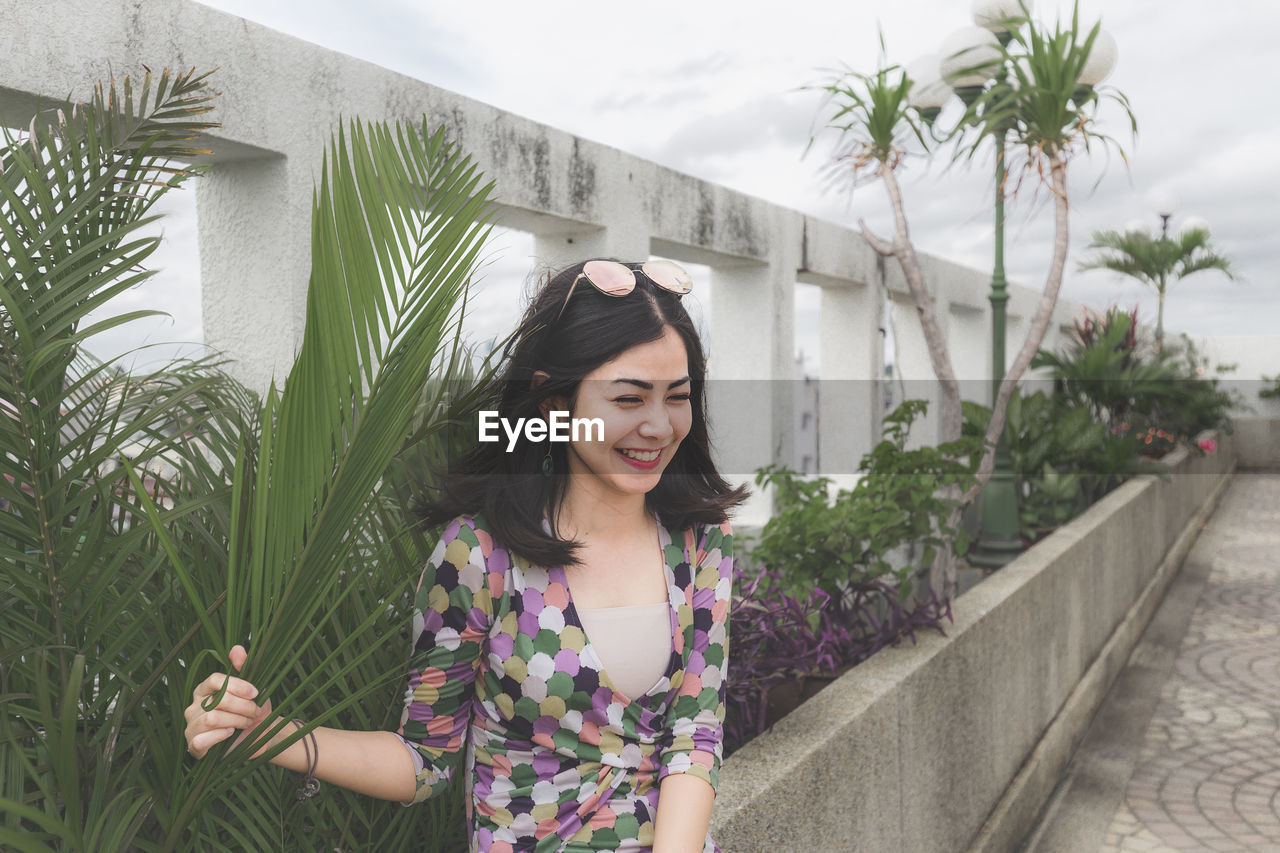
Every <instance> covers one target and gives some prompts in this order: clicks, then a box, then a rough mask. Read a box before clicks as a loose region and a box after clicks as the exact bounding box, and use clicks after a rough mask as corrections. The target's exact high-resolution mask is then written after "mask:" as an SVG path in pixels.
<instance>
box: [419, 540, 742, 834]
mask: <svg viewBox="0 0 1280 853" xmlns="http://www.w3.org/2000/svg"><path fill="white" fill-rule="evenodd" d="M658 537H659V541H660V543H661V546H662V552H663V556H664V557H665V560H664V563H665V567H666V574H667V588H668V590H669V592H670V603H671V634H672V651H671V661H670V663H669V664H668V666H667V672H666V675H665V676H664V677H663V678H662V679H661V680H660V681H658V682H657V683H656V684H654V686H653V687H652V688H650V690H649V692H648V693H646V694H645V695H643V696H640V697H636V698H631V697H627V696H624V695H623V694H622V693H620V692H619V691H618V690H617V689H616V688H615V687H614V685H613V683H612V682H611V681H610V680H609V676H608V674H607V673H606V672H605V671H604V668H603V666H602V664H601V663H600V659H599V656H598V655H597V654H596V651H595V650H594V649H593V647H592V645H591V640H590V638H589V637H587V636H586V634H585V633H584V632H583V630H582V622H581V621H580V619H579V618H578V614H577V612H576V610H575V609H574V605H573V600H572V599H571V598H570V595H569V585H568V582H567V580H566V578H565V572H564V569H563V568H562V567H555V568H551V569H545V568H540V567H536V566H531V565H529V564H528V562H527V561H525V560H522V559H521V558H520V557H518V556H516V555H513V554H510V553H509V552H508V551H507V549H506V548H505V547H503V545H502V543H501V542H499V541H497V540H495V539H494V537H493V536H492V534H490V533H489V532H488V530H487V529H486V527H485V522H484V520H483V519H482V518H480V517H476V518H474V519H472V518H465V517H464V518H460V519H458V520H455V521H454V522H452V523H451V524H450V525H449V526H448V527H447V528H446V529H445V532H444V535H443V537H441V540H440V543H439V544H438V545H437V546H436V549H435V552H434V553H433V554H432V555H431V559H430V561H429V562H428V564H427V567H426V569H425V570H424V571H423V573H422V580H421V582H420V584H419V586H418V593H417V599H416V604H415V612H414V619H413V630H414V652H413V658H412V661H411V664H410V674H409V689H408V693H407V695H406V697H405V711H404V715H403V717H402V718H401V727H400V734H401V736H402V737H404V738H405V740H406V742H408V743H410V744H412V745H413V747H414V748H415V749H416V751H417V753H418V755H419V756H420V758H421V768H420V772H419V773H418V777H417V784H418V789H417V796H416V797H415V801H418V800H424V799H426V798H428V797H430V796H432V795H433V794H436V793H439V792H441V791H443V790H444V789H445V788H447V787H448V782H449V779H450V778H451V776H452V774H453V771H454V768H455V767H456V766H457V765H458V763H459V762H460V760H461V757H462V755H463V754H464V752H465V756H466V774H467V775H466V781H467V787H468V788H470V790H471V798H470V800H469V802H468V806H467V819H468V823H469V827H470V838H471V849H472V850H473V851H488V853H515V852H516V851H534V853H551V851H566V853H581V851H589V850H591V851H595V850H628V851H637V850H648V849H649V848H650V845H651V844H652V843H653V819H654V815H655V814H656V811H657V806H658V783H660V782H661V781H662V779H664V778H666V777H667V776H668V775H670V774H672V773H691V774H693V775H695V776H698V777H700V778H702V779H704V780H706V781H707V782H708V783H710V784H711V785H712V786H713V787H714V786H715V784H716V781H717V777H718V775H719V768H720V757H721V741H722V738H723V729H722V724H723V722H724V707H725V706H724V687H725V663H726V660H725V656H726V652H727V649H728V637H727V625H728V615H729V594H730V586H731V578H732V574H733V573H732V564H733V558H732V553H733V552H732V541H733V537H732V534H731V531H730V529H729V525H728V524H727V523H726V524H723V525H720V526H719V527H713V526H706V527H704V526H702V525H699V526H698V527H697V528H696V529H694V530H687V531H685V532H684V534H683V536H682V537H681V539H682V540H683V541H682V542H680V543H679V544H676V543H675V542H673V537H672V534H671V532H670V531H668V530H667V529H666V527H664V526H663V525H662V524H659V525H658ZM468 723H470V726H469V727H468ZM468 730H469V734H470V737H469V739H468V737H467V735H468ZM464 743H465V745H466V749H465V750H464V749H463V746H464ZM703 850H704V853H713V851H715V853H718V851H719V848H718V847H716V845H715V843H714V842H713V841H712V840H711V838H710V837H708V838H707V840H706V842H705V844H704V847H703Z"/></svg>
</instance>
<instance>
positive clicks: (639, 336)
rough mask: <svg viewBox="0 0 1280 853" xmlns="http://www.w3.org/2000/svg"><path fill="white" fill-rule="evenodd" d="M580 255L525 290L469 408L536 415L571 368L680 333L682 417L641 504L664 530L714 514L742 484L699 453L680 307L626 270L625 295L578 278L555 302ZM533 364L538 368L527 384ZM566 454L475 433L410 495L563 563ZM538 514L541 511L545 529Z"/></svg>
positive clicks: (574, 372) (693, 372)
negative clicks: (687, 415) (538, 377)
mask: <svg viewBox="0 0 1280 853" xmlns="http://www.w3.org/2000/svg"><path fill="white" fill-rule="evenodd" d="M585 263H586V261H583V262H582V263H577V264H574V265H572V266H570V267H568V268H566V269H563V270H561V271H560V272H558V273H556V274H554V275H550V276H549V277H548V278H547V280H546V282H545V283H544V284H543V285H542V287H541V288H540V289H539V290H538V292H537V293H536V294H535V295H534V297H533V299H532V301H531V302H530V304H529V307H528V309H527V310H526V311H525V313H524V317H523V319H522V320H521V321H520V325H519V327H518V328H517V330H516V333H515V335H514V336H513V337H512V338H511V340H510V341H509V342H508V344H507V346H506V348H505V350H504V351H503V354H502V369H501V370H500V371H499V375H498V378H497V379H496V380H495V382H494V383H493V385H492V386H491V387H490V388H489V389H488V391H487V392H486V393H485V394H483V395H481V399H482V402H481V403H480V406H479V408H480V409H482V410H484V409H488V410H497V411H498V412H499V414H500V415H501V417H503V418H506V419H508V420H509V421H513V422H514V420H515V419H516V418H541V417H542V416H543V415H542V411H541V408H540V407H541V406H542V404H543V403H544V401H546V400H549V399H551V398H554V397H561V398H563V399H565V400H568V401H570V404H571V405H572V404H573V403H574V402H575V401H576V396H577V391H578V386H579V384H580V383H581V382H582V379H583V377H585V376H586V375H587V374H589V373H591V372H592V371H593V370H595V369H596V368H598V367H600V366H601V365H603V364H605V363H607V362H609V361H612V360H613V359H615V358H617V357H618V356H620V355H621V354H622V353H623V352H625V351H626V350H628V349H630V348H632V347H634V346H637V345H639V344H644V343H649V342H651V341H656V340H658V339H659V338H661V337H662V335H663V330H664V329H666V328H671V329H672V330H674V331H675V332H676V334H678V335H679V336H680V340H681V341H683V342H684V347H685V352H686V353H687V355H688V359H689V379H690V405H691V407H692V409H693V421H692V424H691V426H690V429H689V434H688V435H687V436H685V438H684V440H683V441H682V442H680V446H679V448H677V450H676V453H675V455H674V456H673V457H672V459H671V461H670V462H669V463H668V464H667V467H666V469H665V470H664V471H663V474H662V477H661V479H660V480H659V482H658V485H657V486H656V487H654V489H653V490H652V491H650V492H649V494H648V495H646V496H645V504H646V506H647V508H648V509H649V511H650V512H652V513H654V514H655V515H657V516H658V518H659V519H661V521H662V523H663V524H664V525H666V526H667V527H669V528H671V529H673V530H681V529H684V528H685V527H687V526H689V525H691V524H693V523H695V522H702V523H708V524H719V523H720V522H723V521H724V520H725V518H726V516H727V513H728V511H729V509H731V508H732V507H733V506H735V505H737V504H739V503H741V502H742V501H743V500H745V499H746V497H747V494H748V491H747V488H746V487H745V486H738V487H737V488H734V487H732V486H731V485H730V484H729V483H728V482H727V481H726V480H725V479H724V478H723V477H721V476H720V474H719V472H717V471H716V468H715V465H714V463H713V462H712V460H711V447H710V439H709V437H708V434H707V413H706V393H705V390H706V389H705V385H706V373H707V367H706V358H705V357H704V355H703V352H702V342H701V341H700V340H699V339H698V332H697V330H696V329H695V328H694V326H693V322H692V321H691V320H690V319H689V313H688V312H687V311H686V310H685V308H684V306H683V305H681V303H680V297H679V296H677V295H676V294H674V293H671V292H669V291H666V290H664V289H662V288H660V287H658V286H656V285H654V284H653V283H652V282H651V281H649V279H648V277H647V276H645V275H644V274H643V273H641V272H640V271H639V270H638V269H637V270H636V287H635V289H634V290H632V291H631V293H629V294H627V295H626V296H621V297H618V296H607V295H605V294H603V293H600V292H599V291H597V290H596V289H595V288H594V287H592V286H591V285H590V284H588V283H587V282H586V281H585V280H581V281H578V284H577V286H576V287H574V288H573V291H572V297H571V298H569V300H568V301H567V302H566V301H565V299H566V296H568V295H569V293H570V286H571V285H572V284H573V282H574V281H575V280H576V279H577V278H578V275H579V273H581V272H582V267H583V264H585ZM628 266H632V267H633V268H635V265H628ZM562 306H563V313H561V311H562ZM539 371H541V372H543V373H545V374H547V376H548V377H549V378H548V379H546V380H545V381H543V382H541V383H540V384H538V385H537V387H534V374H535V373H536V372H539ZM472 434H473V435H475V433H472ZM548 448H549V449H550V453H551V458H552V462H553V468H554V472H555V473H553V474H552V475H551V476H546V475H544V474H543V473H542V470H541V469H542V463H543V460H544V457H545V456H546V454H547V452H548ZM566 453H567V450H566V446H565V444H564V443H562V442H546V443H541V442H531V441H528V440H527V439H526V438H525V437H524V435H523V434H521V435H520V436H519V438H518V439H517V442H516V445H515V447H513V448H512V449H511V451H510V452H507V440H506V437H505V436H503V438H502V440H501V441H498V442H477V443H476V446H475V449H474V450H472V451H471V452H470V453H468V454H467V455H466V456H465V457H464V458H463V459H462V460H461V462H460V463H458V464H456V465H454V466H452V467H451V468H450V469H449V470H448V471H445V472H443V473H442V475H441V477H440V478H439V479H438V482H439V486H438V489H437V491H436V493H435V494H434V495H433V496H432V497H431V499H430V500H428V501H425V502H424V503H422V504H421V505H420V508H419V509H420V514H421V517H422V521H423V523H424V524H425V525H427V526H435V525H439V524H443V523H445V522H447V521H450V520H452V519H453V518H455V517H457V516H459V515H482V516H483V517H484V519H485V521H486V522H487V523H488V525H489V527H490V528H491V529H492V530H493V531H494V533H496V534H497V536H498V538H499V539H500V540H501V541H502V543H503V544H504V545H505V546H506V547H507V548H509V549H510V550H511V551H512V552H513V553H515V554H518V555H520V556H521V557H523V558H524V559H526V560H528V561H529V562H530V563H532V564H534V565H541V566H555V565H565V564H570V563H573V562H574V552H575V551H576V549H577V543H576V542H574V541H572V540H566V539H561V538H559V537H558V536H557V535H556V533H555V531H556V525H555V520H556V514H557V512H558V510H559V507H560V503H561V500H562V499H563V498H564V494H565V489H566V488H567V486H568V474H567V471H568V461H567V457H566ZM544 517H545V518H548V519H551V521H552V524H551V529H550V532H548V530H547V528H546V527H544V525H543V519H544Z"/></svg>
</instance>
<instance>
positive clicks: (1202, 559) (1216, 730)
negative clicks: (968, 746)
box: [1023, 473, 1280, 853]
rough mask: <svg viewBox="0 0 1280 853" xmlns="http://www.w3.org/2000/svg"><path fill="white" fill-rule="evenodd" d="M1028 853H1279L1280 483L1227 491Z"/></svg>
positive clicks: (1242, 478) (1240, 485)
mask: <svg viewBox="0 0 1280 853" xmlns="http://www.w3.org/2000/svg"><path fill="white" fill-rule="evenodd" d="M1023 849H1024V850H1026V851H1030V852H1031V853H1050V851H1053V853H1068V851H1069V853H1091V851H1106V853H1115V852H1116V851H1125V853H1127V852H1128V851H1137V850H1143V851H1168V850H1214V851H1218V850H1222V851H1227V850H1237V851H1280V474H1270V473H1267V474H1257V473H1243V474H1239V475H1237V476H1236V478H1235V480H1234V481H1233V482H1232V483H1231V484H1230V485H1229V486H1228V487H1227V491H1226V493H1225V494H1224V495H1223V498H1222V501H1221V503H1219V505H1218V508H1217V511H1216V512H1215V513H1214V514H1213V516H1212V517H1211V518H1210V520H1209V522H1208V523H1207V524H1206V525H1205V529H1204V531H1203V532H1202V533H1201V535H1200V537H1199V539H1198V540H1197V541H1196V543H1195V545H1194V546H1193V547H1192V549H1191V552H1190V554H1189V555H1188V557H1187V560H1186V563H1185V564H1184V566H1183V569H1182V571H1181V573H1180V574H1179V575H1178V577H1177V578H1176V579H1175V580H1174V582H1173V584H1172V585H1171V586H1170V589H1169V592H1168V594H1167V595H1166V597H1165V600H1164V601H1163V602H1162V604H1161V606H1160V608H1159V610H1158V611H1157V613H1156V614H1155V616H1154V617H1153V619H1152V621H1151V624H1150V626H1149V627H1148V628H1147V630H1146V632H1145V633H1144V634H1143V636H1142V639H1141V640H1140V641H1139V643H1138V645H1137V646H1136V647H1135V649H1134V652H1133V654H1132V656H1131V657H1130V659H1129V662H1128V664H1127V666H1126V667H1125V669H1124V671H1123V672H1122V673H1121V674H1120V676H1119V677H1118V678H1117V680H1116V684H1115V685H1114V687H1113V688H1112V690H1111V692H1110V693H1109V694H1108V696H1107V698H1106V700H1105V701H1104V703H1103V706H1102V708H1101V709H1100V710H1099V712H1098V715H1097V717H1095V719H1094V722H1093V724H1092V726H1091V728H1090V730H1089V733H1088V734H1087V735H1086V737H1085V741H1084V743H1083V744H1082V746H1081V748H1080V750H1079V751H1078V752H1077V754H1076V756H1075V757H1074V758H1073V759H1072V762H1071V765H1070V766H1069V768H1068V770H1067V773H1066V774H1065V776H1064V778H1063V781H1062V783H1061V784H1060V785H1059V786H1058V790H1057V791H1056V792H1055V795H1054V797H1053V799H1052V800H1051V801H1050V803H1049V804H1048V805H1047V806H1046V809H1045V812H1044V813H1043V814H1042V815H1041V818H1040V823H1039V825H1038V827H1037V829H1036V830H1035V831H1034V832H1033V833H1032V834H1031V835H1030V836H1028V839H1027V840H1026V841H1025V842H1024V847H1023Z"/></svg>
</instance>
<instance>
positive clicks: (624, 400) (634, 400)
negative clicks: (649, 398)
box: [613, 397, 643, 403]
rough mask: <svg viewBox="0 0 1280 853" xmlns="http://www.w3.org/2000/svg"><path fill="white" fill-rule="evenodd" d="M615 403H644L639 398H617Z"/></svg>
mask: <svg viewBox="0 0 1280 853" xmlns="http://www.w3.org/2000/svg"><path fill="white" fill-rule="evenodd" d="M613 402H615V403H640V402H643V401H642V400H641V399H640V398H639V397H617V398H615V399H614V401H613Z"/></svg>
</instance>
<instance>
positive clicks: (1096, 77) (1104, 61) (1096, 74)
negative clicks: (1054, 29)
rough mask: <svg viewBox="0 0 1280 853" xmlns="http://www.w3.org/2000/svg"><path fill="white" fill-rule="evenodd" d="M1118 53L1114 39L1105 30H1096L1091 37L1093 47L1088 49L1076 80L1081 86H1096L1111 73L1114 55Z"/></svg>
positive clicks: (1114, 64)
mask: <svg viewBox="0 0 1280 853" xmlns="http://www.w3.org/2000/svg"><path fill="white" fill-rule="evenodd" d="M1119 55H1120V50H1119V48H1117V47H1116V40H1115V39H1114V38H1112V36H1111V33H1109V32H1107V31H1106V30H1102V29H1100V30H1098V34H1097V36H1095V37H1094V39H1093V47H1092V48H1091V49H1090V50H1089V58H1088V59H1086V60H1085V61H1084V67H1082V68H1081V69H1080V76H1079V78H1077V81H1076V82H1078V83H1079V84H1080V85H1081V86H1097V85H1098V84H1099V83H1101V82H1102V81H1103V80H1106V79H1107V77H1108V76H1110V75H1111V71H1112V70H1113V69H1114V68H1115V67H1116V57H1118V56H1119Z"/></svg>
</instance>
